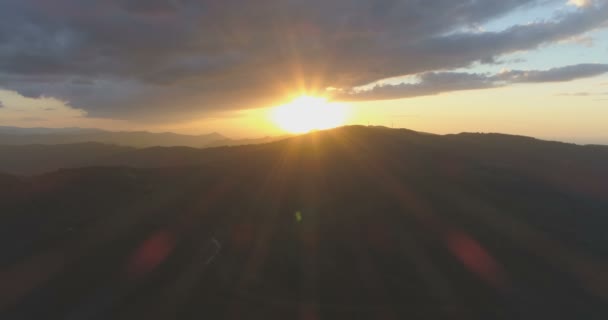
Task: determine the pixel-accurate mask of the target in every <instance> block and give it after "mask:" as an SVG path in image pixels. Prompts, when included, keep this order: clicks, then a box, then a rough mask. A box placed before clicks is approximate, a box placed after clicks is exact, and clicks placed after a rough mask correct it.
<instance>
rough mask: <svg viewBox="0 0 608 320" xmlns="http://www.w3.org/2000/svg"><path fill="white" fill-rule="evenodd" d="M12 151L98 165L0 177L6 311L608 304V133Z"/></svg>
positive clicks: (562, 313)
mask: <svg viewBox="0 0 608 320" xmlns="http://www.w3.org/2000/svg"><path fill="white" fill-rule="evenodd" d="M4 148H5V149H2V150H1V151H0V155H2V156H0V163H4V164H2V165H0V167H2V166H3V167H2V168H4V169H6V168H8V166H7V165H6V159H8V158H11V157H12V159H13V160H11V161H12V162H11V163H12V164H11V166H12V167H11V168H13V169H16V168H21V169H22V170H23V169H24V168H28V170H33V171H39V170H40V169H42V168H44V167H45V166H46V169H48V170H53V168H59V167H64V168H67V167H72V166H94V167H87V168H76V169H62V170H57V171H53V172H50V173H45V174H41V175H35V176H29V177H26V176H16V175H11V174H5V175H2V174H0V253H1V254H0V283H2V284H3V285H2V286H0V297H1V299H0V318H2V319H102V318H103V319H202V318H205V319H294V318H295V319H297V318H299V316H301V315H302V314H305V315H309V314H310V315H312V316H311V317H304V318H307V319H409V318H413V319H429V320H430V319H480V320H481V319H607V318H608V311H607V310H606V305H607V304H606V303H607V302H608V282H607V281H606V279H608V269H607V268H606V262H607V261H608V241H606V239H607V238H606V230H607V229H608V216H607V213H608V166H607V165H606V164H607V163H608V148H605V147H601V146H579V145H573V144H566V143H559V142H549V141H542V140H537V139H533V138H527V137H520V136H509V135H502V134H476V133H463V134H456V135H443V136H442V135H431V134H422V133H418V132H414V131H410V130H403V129H388V128H380V127H361V126H352V127H344V128H337V129H333V130H327V131H321V132H314V133H310V134H306V135H301V136H296V137H292V138H289V139H284V140H282V141H277V142H272V143H266V144H259V145H248V146H238V147H218V148H208V149H195V148H188V147H171V148H167V147H154V148H145V149H136V148H132V147H117V146H107V145H102V144H78V145H61V146H12V147H9V149H6V148H7V147H4ZM11 148H12V149H11ZM32 148H33V149H32ZM85 153H89V154H91V155H90V156H86V157H85V156H84V155H83V154H85ZM28 161H29V162H28ZM70 161H71V162H70ZM21 162H23V163H24V164H23V165H22V166H21V167H20V163H21ZM78 162H80V163H78ZM0 171H2V170H0ZM5 171H6V170H5ZM26 171H27V170H26ZM303 310H304V311H303Z"/></svg>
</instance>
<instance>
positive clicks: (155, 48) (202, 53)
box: [0, 0, 608, 119]
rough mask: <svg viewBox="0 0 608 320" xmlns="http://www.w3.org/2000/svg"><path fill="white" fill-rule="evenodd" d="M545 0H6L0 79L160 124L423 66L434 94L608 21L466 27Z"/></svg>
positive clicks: (586, 13) (594, 16)
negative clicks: (476, 67) (449, 73)
mask: <svg viewBox="0 0 608 320" xmlns="http://www.w3.org/2000/svg"><path fill="white" fill-rule="evenodd" d="M546 2H547V0H485V1H472V0H430V1H408V0H402V1H399V0H357V1H350V0H349V1H347V0H337V1H325V0H323V1H321V0H307V1H304V0H293V1H280V0H260V1H235V0H222V1H216V0H213V1H212V0H208V1H202V0H201V1H198V0H165V1H163V0H53V1H51V0H3V1H2V2H1V3H0V87H4V88H8V89H12V90H16V91H18V92H20V93H21V94H24V95H26V96H30V97H37V96H51V97H56V98H59V99H62V100H65V101H67V102H69V103H70V104H71V105H73V106H75V107H78V108H82V109H84V110H86V111H87V112H88V113H89V115H93V116H104V117H111V118H142V117H145V118H161V119H167V117H187V116H192V115H193V113H201V114H202V113H205V112H208V111H210V110H218V109H226V108H232V109H238V108H248V107H259V106H264V105H267V104H268V103H272V102H275V101H276V99H277V98H280V97H283V96H284V95H285V94H288V93H292V92H293V91H295V90H299V89H301V88H308V89H316V90H321V93H322V90H323V88H325V87H329V86H331V87H336V88H340V89H342V90H343V91H345V92H346V91H350V90H351V89H352V88H353V87H356V86H360V85H364V84H368V83H372V82H374V81H377V80H380V79H384V78H387V77H393V76H402V75H414V74H425V75H424V76H423V77H429V79H427V80H428V81H429V82H428V83H436V84H437V85H438V86H439V87H437V88H436V89H435V90H434V91H437V90H440V91H441V90H448V89H449V87H450V86H452V87H455V88H456V90H463V89H466V88H468V87H471V86H474V87H486V86H491V85H493V84H492V83H489V84H488V83H486V82H485V81H486V80H484V79H476V78H475V76H473V77H472V78H471V77H470V76H466V75H460V76H458V75H454V77H456V78H458V77H463V78H462V79H460V80H462V81H464V82H463V83H462V84H449V83H444V82H441V81H440V79H432V77H434V76H433V74H437V73H438V71H440V70H446V69H453V68H460V67H466V66H469V65H470V64H472V63H474V62H485V63H493V62H495V61H500V57H501V56H503V55H505V54H508V53H512V52H515V51H520V50H530V49H534V48H536V47H538V46H540V45H543V44H546V43H551V42H555V41H559V40H563V39H567V38H571V37H572V36H576V35H579V34H582V33H584V32H586V31H589V30H592V29H594V28H598V27H600V26H602V25H605V23H606V21H608V1H603V0H602V1H596V4H595V5H594V6H590V7H586V8H581V9H579V10H575V11H572V12H570V13H567V14H566V13H561V14H558V15H557V16H555V17H554V18H552V19H550V20H546V21H540V22H535V23H532V24H526V25H517V26H513V27H511V28H508V29H506V30H503V31H499V32H477V31H475V32H473V31H466V30H471V29H472V28H471V27H472V26H475V25H479V24H483V23H484V22H487V21H490V20H492V19H495V18H498V17H501V16H504V15H505V14H507V13H510V12H512V11H513V10H515V9H518V8H526V6H529V7H531V6H535V5H541V4H543V3H546ZM455 30H456V32H455ZM458 30H463V31H458ZM545 76H546V77H549V78H551V77H556V78H559V77H560V76H561V75H559V74H558V75H545ZM536 77H538V76H536ZM528 78H529V80H528V81H529V82H537V81H545V80H544V79H540V78H535V77H533V76H530V77H528ZM535 79H536V81H535ZM454 80H456V79H454ZM386 89H387V88H384V89H383V90H386ZM403 90H405V91H407V90H411V89H403ZM403 90H402V91H403ZM424 90H425V91H426V92H433V88H430V87H427V88H425V89H424ZM386 95H387V96H392V95H394V94H392V93H391V94H388V93H387V94H386Z"/></svg>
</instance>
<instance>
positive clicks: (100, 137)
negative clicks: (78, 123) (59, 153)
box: [0, 127, 230, 148]
mask: <svg viewBox="0 0 608 320" xmlns="http://www.w3.org/2000/svg"><path fill="white" fill-rule="evenodd" d="M219 141H230V139H228V138H226V137H224V136H222V135H220V134H219V133H215V132H214V133H210V134H204V135H184V134H176V133H171V132H164V133H154V132H145V131H123V132H115V131H105V130H99V129H82V128H59V129H51V128H18V127H0V145H29V144H45V145H54V144H71V143H90V142H95V143H105V144H114V145H122V146H130V147H136V148H146V147H154V146H166V147H167V146H187V147H193V148H202V147H205V146H207V145H208V144H211V143H219Z"/></svg>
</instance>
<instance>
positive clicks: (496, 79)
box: [336, 64, 608, 100]
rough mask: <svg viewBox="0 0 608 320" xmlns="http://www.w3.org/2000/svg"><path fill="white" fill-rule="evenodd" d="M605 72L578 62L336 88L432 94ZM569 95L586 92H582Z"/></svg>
mask: <svg viewBox="0 0 608 320" xmlns="http://www.w3.org/2000/svg"><path fill="white" fill-rule="evenodd" d="M607 72H608V64H578V65H571V66H566V67H561V68H553V69H549V70H543V71H541V70H526V71H524V70H512V71H505V72H501V73H497V74H478V73H457V72H432V73H424V74H421V75H419V76H418V78H419V81H418V82H417V83H402V84H396V85H390V84H384V85H377V86H375V87H373V88H371V89H367V90H351V91H346V92H338V93H337V94H336V98H337V99H342V100H383V99H398V98H406V97H416V96H428V95H436V94H440V93H444V92H450V91H460V90H473V89H486V88H495V87H500V86H505V85H508V84H514V83H541V82H559V81H571V80H575V79H579V78H585V77H590V76H596V75H600V74H603V73H607ZM571 95H579V96H582V95H588V93H586V92H580V93H575V94H571Z"/></svg>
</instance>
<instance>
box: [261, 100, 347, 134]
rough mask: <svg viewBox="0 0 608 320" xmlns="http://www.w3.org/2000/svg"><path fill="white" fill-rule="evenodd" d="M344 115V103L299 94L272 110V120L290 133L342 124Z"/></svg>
mask: <svg viewBox="0 0 608 320" xmlns="http://www.w3.org/2000/svg"><path fill="white" fill-rule="evenodd" d="M346 117H347V108H346V106H345V105H343V104H339V103H330V102H327V99H325V98H320V97H312V96H300V97H298V98H296V99H294V100H293V101H292V102H290V103H288V104H285V105H282V106H279V107H276V108H275V109H274V110H273V112H272V119H273V121H274V122H275V123H276V124H277V125H278V126H279V127H280V128H281V129H283V130H285V131H287V132H291V133H306V132H309V131H312V130H322V129H331V128H335V127H338V126H341V125H343V124H344V122H345V121H346Z"/></svg>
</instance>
